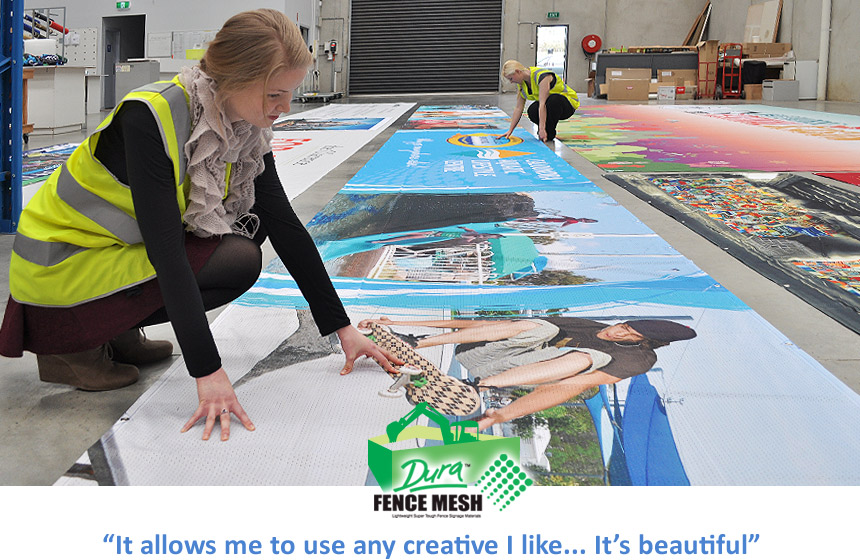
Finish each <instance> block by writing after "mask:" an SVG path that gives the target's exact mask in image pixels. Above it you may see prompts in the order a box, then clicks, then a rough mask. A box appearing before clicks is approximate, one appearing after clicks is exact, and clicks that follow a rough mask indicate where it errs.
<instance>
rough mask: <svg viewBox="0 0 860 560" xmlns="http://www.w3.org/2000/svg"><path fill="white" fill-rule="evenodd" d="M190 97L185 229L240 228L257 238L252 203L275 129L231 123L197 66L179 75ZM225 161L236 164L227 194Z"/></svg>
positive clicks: (207, 233)
mask: <svg viewBox="0 0 860 560" xmlns="http://www.w3.org/2000/svg"><path fill="white" fill-rule="evenodd" d="M179 79H180V81H181V82H182V84H183V85H184V86H185V89H186V91H187V92H188V95H189V97H190V99H191V122H192V130H191V137H190V138H189V139H188V142H187V143H186V144H185V156H186V157H187V159H188V164H187V172H188V175H189V177H190V178H191V189H190V193H189V196H188V207H187V208H186V210H185V215H184V216H183V217H182V218H183V220H184V222H185V224H186V229H187V230H188V231H190V232H192V233H194V235H196V236H198V237H211V236H213V235H225V234H228V233H236V234H239V235H244V236H245V237H253V235H254V234H255V233H256V230H257V224H258V223H259V220H258V218H257V216H255V215H253V214H250V213H249V212H248V210H250V209H251V207H252V206H253V205H254V178H255V177H256V176H257V175H259V174H260V173H262V172H263V168H264V167H265V165H264V163H263V155H265V154H266V153H268V152H269V151H270V150H271V140H272V131H271V129H268V128H266V129H262V128H259V127H256V126H254V125H252V124H250V123H248V122H245V121H238V122H236V123H231V122H230V119H228V118H227V115H226V114H225V113H224V111H223V109H222V108H221V107H220V106H219V105H218V104H217V103H216V102H215V80H213V79H212V78H210V77H209V76H207V75H206V74H205V73H204V72H203V71H202V70H200V68H199V67H197V66H195V67H191V68H183V69H182V72H181V73H180V76H179ZM227 162H231V163H232V167H233V168H232V171H231V172H230V189H229V192H228V195H227V198H224V180H225V176H226V171H227Z"/></svg>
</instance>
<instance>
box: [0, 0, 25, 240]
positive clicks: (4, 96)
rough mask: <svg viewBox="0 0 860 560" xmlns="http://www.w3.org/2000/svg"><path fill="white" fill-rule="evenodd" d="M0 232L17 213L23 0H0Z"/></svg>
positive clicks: (12, 227)
mask: <svg viewBox="0 0 860 560" xmlns="http://www.w3.org/2000/svg"><path fill="white" fill-rule="evenodd" d="M0 6H2V8H0V9H2V14H0V47H2V48H0V89H2V91H0V121H2V122H0V127H2V130H0V233H12V232H14V231H15V230H16V229H17V227H18V218H19V217H20V215H21V157H22V154H23V149H24V147H23V136H22V128H23V127H22V124H23V102H24V99H23V96H24V94H23V91H22V90H23V87H24V83H23V73H22V71H23V56H24V0H0Z"/></svg>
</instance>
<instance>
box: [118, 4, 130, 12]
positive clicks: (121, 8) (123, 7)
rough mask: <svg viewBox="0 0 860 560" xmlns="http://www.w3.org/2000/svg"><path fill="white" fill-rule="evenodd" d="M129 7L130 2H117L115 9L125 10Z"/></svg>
mask: <svg viewBox="0 0 860 560" xmlns="http://www.w3.org/2000/svg"><path fill="white" fill-rule="evenodd" d="M129 8H131V2H117V3H116V9H117V10H127V9H129Z"/></svg>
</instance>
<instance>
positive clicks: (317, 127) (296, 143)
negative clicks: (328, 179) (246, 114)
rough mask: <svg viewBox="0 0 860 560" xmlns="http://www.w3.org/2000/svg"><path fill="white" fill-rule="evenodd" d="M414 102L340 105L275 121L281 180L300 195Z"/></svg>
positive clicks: (292, 195) (289, 192) (288, 190)
mask: <svg viewBox="0 0 860 560" xmlns="http://www.w3.org/2000/svg"><path fill="white" fill-rule="evenodd" d="M413 105H414V104H412V103H354V104H345V103H335V104H330V105H325V106H324V107H318V108H316V109H311V110H309V111H303V112H301V113H294V114H291V115H288V116H286V117H283V118H281V119H279V120H278V121H276V122H275V124H274V125H272V130H273V132H274V138H273V140H272V152H273V153H274V155H275V167H276V169H277V170H278V176H279V177H280V178H281V184H282V185H283V187H284V190H285V191H286V193H287V196H288V197H289V198H291V199H292V198H295V197H296V196H298V195H300V194H301V193H303V192H304V191H305V190H307V189H308V188H309V187H310V186H311V185H313V184H314V183H316V182H317V181H319V180H320V179H321V178H322V177H323V176H324V175H325V174H326V173H328V172H329V171H331V170H332V169H334V168H335V167H337V166H338V165H340V164H341V163H343V162H344V161H346V160H347V158H349V157H350V156H351V155H353V154H354V153H355V152H357V151H358V150H359V149H360V148H361V147H362V146H364V145H365V144H367V143H368V142H370V141H371V140H372V139H373V138H374V137H375V136H376V135H377V134H379V133H380V132H382V131H383V130H385V129H386V128H388V127H389V126H391V124H392V123H393V122H394V121H395V120H397V119H398V118H399V117H400V116H401V115H403V114H404V113H405V112H406V111H408V110H409V109H411V108H412V107H413Z"/></svg>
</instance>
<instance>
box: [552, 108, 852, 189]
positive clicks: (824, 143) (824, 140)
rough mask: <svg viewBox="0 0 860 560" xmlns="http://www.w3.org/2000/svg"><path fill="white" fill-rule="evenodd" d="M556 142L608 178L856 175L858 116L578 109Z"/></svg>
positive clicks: (765, 111)
mask: <svg viewBox="0 0 860 560" xmlns="http://www.w3.org/2000/svg"><path fill="white" fill-rule="evenodd" d="M558 138H559V139H560V140H561V141H562V142H564V143H565V144H566V145H567V146H569V147H571V148H572V149H574V150H575V151H576V152H577V153H579V154H580V155H582V156H583V157H585V158H586V159H588V160H589V161H591V162H592V163H594V164H595V165H597V166H599V167H600V168H601V169H604V170H605V171H608V172H624V171H634V172H673V173H675V172H685V171H690V172H695V171H703V170H707V171H714V172H716V171H735V170H758V171H860V162H858V159H857V157H856V154H857V153H860V117H857V116H853V115H838V114H834V113H821V112H815V111H804V110H800V109H784V108H780V107H768V106H765V105H742V106H740V105H731V106H724V105H719V106H717V105H672V106H668V105H605V106H593V107H581V108H580V110H578V111H577V112H576V115H574V116H573V117H572V118H570V119H568V120H566V121H562V122H561V123H559V126H558Z"/></svg>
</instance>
